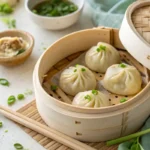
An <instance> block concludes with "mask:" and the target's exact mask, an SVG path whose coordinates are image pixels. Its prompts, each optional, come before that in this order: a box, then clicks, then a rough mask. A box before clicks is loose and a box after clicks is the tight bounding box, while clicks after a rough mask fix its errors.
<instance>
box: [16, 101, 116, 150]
mask: <svg viewBox="0 0 150 150" xmlns="http://www.w3.org/2000/svg"><path fill="white" fill-rule="evenodd" d="M17 112H19V113H21V114H23V115H25V116H27V117H29V118H31V119H33V120H36V121H37V122H40V123H42V124H44V125H45V126H46V124H45V123H44V121H43V120H42V118H41V117H40V115H39V113H38V110H37V108H36V103H35V101H33V102H31V103H29V104H27V105H26V106H24V107H22V108H21V109H19V110H18V111H17ZM20 127H21V128H22V129H23V130H24V131H25V132H26V133H27V134H29V135H30V136H31V137H32V138H33V139H35V140H36V141H37V142H38V143H39V144H40V145H42V146H43V147H44V148H45V149H47V150H71V149H70V148H68V147H66V146H65V145H62V144H60V143H58V142H56V141H54V140H53V139H50V138H47V137H45V136H43V135H41V134H39V133H37V132H35V131H32V130H30V129H28V128H26V127H24V126H20ZM86 144H88V145H90V146H91V147H94V148H96V149H97V150H116V149H117V147H118V146H117V145H116V146H112V147H107V146H106V144H105V142H100V143H86Z"/></svg>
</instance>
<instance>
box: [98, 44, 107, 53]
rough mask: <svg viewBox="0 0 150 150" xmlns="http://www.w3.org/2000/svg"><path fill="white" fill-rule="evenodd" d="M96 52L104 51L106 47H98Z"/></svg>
mask: <svg viewBox="0 0 150 150" xmlns="http://www.w3.org/2000/svg"><path fill="white" fill-rule="evenodd" d="M96 50H97V52H100V51H101V50H102V51H105V50H106V46H104V45H100V46H99V47H98V48H97V49H96Z"/></svg>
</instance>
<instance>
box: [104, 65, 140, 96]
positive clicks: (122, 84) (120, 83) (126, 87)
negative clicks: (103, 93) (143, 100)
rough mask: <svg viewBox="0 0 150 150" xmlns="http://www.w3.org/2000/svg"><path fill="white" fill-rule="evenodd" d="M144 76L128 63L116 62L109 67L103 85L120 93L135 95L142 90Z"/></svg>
mask: <svg viewBox="0 0 150 150" xmlns="http://www.w3.org/2000/svg"><path fill="white" fill-rule="evenodd" d="M141 85H142V78H141V75H140V73H139V72H138V70H137V69H136V68H135V67H133V66H130V65H127V64H123V63H122V64H116V65H112V66H111V67H109V68H108V70H107V72H106V74H105V77H104V80H103V86H104V88H105V89H107V90H108V91H110V92H112V93H115V94H119V95H134V94H136V93H138V92H139V91H140V90H141Z"/></svg>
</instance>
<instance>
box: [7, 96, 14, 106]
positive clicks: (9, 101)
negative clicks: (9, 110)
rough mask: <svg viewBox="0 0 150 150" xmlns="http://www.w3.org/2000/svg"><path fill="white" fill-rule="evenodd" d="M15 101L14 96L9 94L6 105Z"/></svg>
mask: <svg viewBox="0 0 150 150" xmlns="http://www.w3.org/2000/svg"><path fill="white" fill-rule="evenodd" d="M15 101H16V98H15V96H13V95H11V96H9V97H8V100H7V103H8V105H12V104H14V103H15Z"/></svg>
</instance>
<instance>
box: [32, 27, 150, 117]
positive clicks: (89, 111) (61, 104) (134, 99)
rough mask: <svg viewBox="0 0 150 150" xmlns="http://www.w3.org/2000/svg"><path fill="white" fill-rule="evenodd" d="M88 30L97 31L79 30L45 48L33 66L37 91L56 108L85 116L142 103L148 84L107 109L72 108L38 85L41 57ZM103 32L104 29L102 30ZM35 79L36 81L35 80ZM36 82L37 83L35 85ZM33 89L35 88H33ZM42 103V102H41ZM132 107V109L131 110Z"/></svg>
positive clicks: (148, 87)
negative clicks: (66, 40) (44, 95)
mask: <svg viewBox="0 0 150 150" xmlns="http://www.w3.org/2000/svg"><path fill="white" fill-rule="evenodd" d="M89 30H97V29H95V28H92V29H85V30H81V31H77V32H73V33H71V34H68V35H66V36H64V37H62V38H60V39H59V40H57V41H56V42H54V43H53V44H52V45H51V46H50V47H48V48H47V50H46V51H45V52H44V53H43V54H42V55H41V57H40V58H39V60H38V61H37V64H36V66H35V69H34V73H33V82H34V84H35V85H37V87H38V90H40V92H42V93H43V94H46V96H47V97H49V98H51V99H53V100H54V103H55V105H56V106H58V107H60V108H66V109H67V110H68V111H72V112H77V113H87V114H99V113H110V112H114V111H119V110H128V109H129V107H131V106H133V107H135V106H137V105H139V103H143V101H145V99H144V100H143V99H142V98H139V97H140V96H143V95H144V96H150V94H149V92H148V91H149V89H150V82H149V83H148V84H147V85H146V86H145V87H144V89H142V90H141V91H140V92H138V93H137V94H136V95H135V96H134V97H132V98H131V99H130V101H126V102H124V103H120V104H118V105H112V106H109V107H100V108H86V107H79V106H74V105H71V104H68V103H65V102H62V101H59V100H58V99H56V98H54V97H52V96H50V95H49V94H48V93H47V92H46V91H45V90H44V88H43V87H42V85H41V83H40V78H39V69H40V64H41V61H42V59H43V57H44V56H45V55H46V54H47V53H48V52H50V51H52V49H51V48H52V47H53V46H54V45H56V44H58V43H59V42H60V41H61V40H64V39H66V38H69V37H70V36H73V35H75V34H79V33H83V32H85V31H89ZM102 30H104V29H102ZM35 78H36V79H35ZM36 82H37V83H36ZM34 88H35V87H34ZM43 103H44V100H43ZM133 107H132V108H133Z"/></svg>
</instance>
